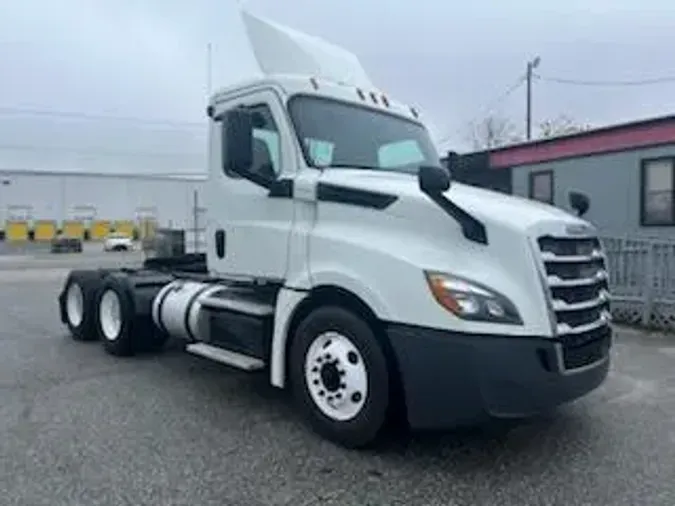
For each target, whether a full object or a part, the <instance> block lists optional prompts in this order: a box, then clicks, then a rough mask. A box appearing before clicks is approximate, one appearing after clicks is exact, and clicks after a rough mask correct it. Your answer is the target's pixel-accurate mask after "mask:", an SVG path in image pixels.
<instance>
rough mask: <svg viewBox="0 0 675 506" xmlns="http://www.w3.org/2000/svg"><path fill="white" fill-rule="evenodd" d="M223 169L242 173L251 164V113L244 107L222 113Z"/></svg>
mask: <svg viewBox="0 0 675 506" xmlns="http://www.w3.org/2000/svg"><path fill="white" fill-rule="evenodd" d="M221 135H222V139H221V140H222V162H223V169H225V170H229V171H232V172H234V173H236V174H243V173H245V172H246V171H248V170H249V169H250V167H251V165H252V164H253V115H252V114H251V113H250V112H249V111H247V110H245V109H231V110H229V111H227V112H226V113H225V114H224V115H223V125H222V130H221Z"/></svg>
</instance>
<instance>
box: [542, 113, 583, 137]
mask: <svg viewBox="0 0 675 506" xmlns="http://www.w3.org/2000/svg"><path fill="white" fill-rule="evenodd" d="M590 128H591V127H590V126H589V125H583V124H579V123H577V122H576V121H574V120H572V119H571V118H569V117H568V116H565V115H561V116H558V117H557V118H555V119H549V120H546V121H542V122H541V123H540V124H539V138H540V139H550V138H552V137H560V136H562V135H570V134H575V133H578V132H584V131H586V130H589V129H590Z"/></svg>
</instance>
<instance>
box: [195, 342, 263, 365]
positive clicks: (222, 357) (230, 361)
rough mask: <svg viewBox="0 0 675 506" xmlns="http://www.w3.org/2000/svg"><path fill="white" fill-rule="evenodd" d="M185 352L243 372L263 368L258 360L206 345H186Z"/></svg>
mask: <svg viewBox="0 0 675 506" xmlns="http://www.w3.org/2000/svg"><path fill="white" fill-rule="evenodd" d="M186 350H187V351H188V353H192V354H193V355H199V356H200V357H204V358H208V359H211V360H213V361H215V362H220V363H221V364H225V365H229V366H231V367H236V368H237V369H242V370H244V371H259V370H260V369H264V367H265V362H263V361H262V360H260V359H259V358H255V357H250V356H248V355H243V354H241V353H237V352H235V351H229V350H225V349H223V348H219V347H217V346H211V345H210V344H206V343H193V344H188V346H187V348H186Z"/></svg>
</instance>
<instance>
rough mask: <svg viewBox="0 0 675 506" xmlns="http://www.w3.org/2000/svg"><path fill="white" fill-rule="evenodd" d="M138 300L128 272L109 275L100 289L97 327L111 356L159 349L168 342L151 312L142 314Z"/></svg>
mask: <svg viewBox="0 0 675 506" xmlns="http://www.w3.org/2000/svg"><path fill="white" fill-rule="evenodd" d="M134 300H135V299H134V293H133V287H132V285H131V283H130V282H129V279H128V278H127V277H126V276H125V275H111V276H109V277H107V278H106V279H105V281H104V282H103V284H102V286H101V289H100V290H99V292H98V297H97V299H96V305H95V311H94V313H95V315H96V320H95V324H96V330H97V333H98V335H99V337H100V339H101V341H102V343H103V349H105V351H106V352H108V353H109V354H111V355H114V356H117V357H128V356H131V355H134V354H136V353H137V352H150V351H159V350H160V349H161V348H162V347H163V346H164V344H165V343H166V341H167V336H166V335H165V334H164V333H163V332H161V331H160V330H159V329H157V328H156V327H155V325H154V323H153V322H152V318H151V317H150V316H149V315H146V314H139V312H138V308H137V307H136V305H135V302H134Z"/></svg>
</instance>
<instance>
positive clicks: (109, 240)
mask: <svg viewBox="0 0 675 506" xmlns="http://www.w3.org/2000/svg"><path fill="white" fill-rule="evenodd" d="M133 249H134V241H133V240H132V238H131V237H129V236H128V235H126V234H121V233H116V232H113V233H112V234H109V235H108V236H107V237H106V238H105V240H104V241H103V250H104V251H131V250H133Z"/></svg>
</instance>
